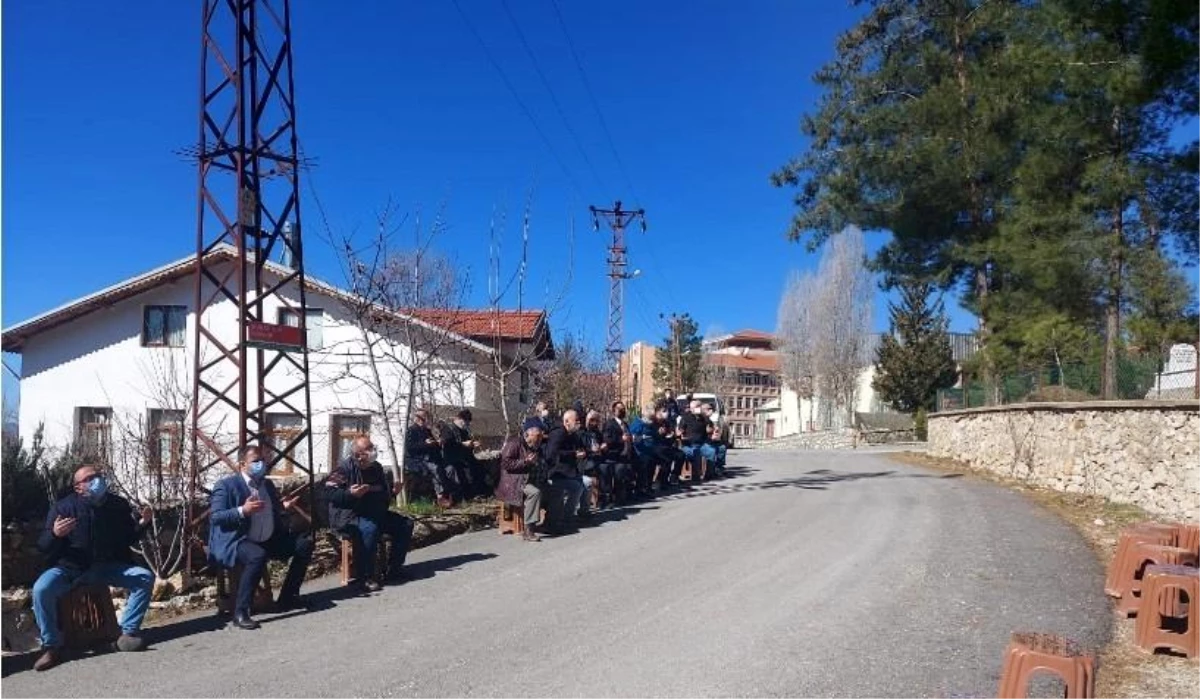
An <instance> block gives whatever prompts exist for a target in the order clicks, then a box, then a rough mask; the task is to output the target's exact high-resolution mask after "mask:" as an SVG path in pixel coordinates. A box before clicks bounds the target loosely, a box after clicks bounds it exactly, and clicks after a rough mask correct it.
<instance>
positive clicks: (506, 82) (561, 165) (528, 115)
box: [454, 0, 584, 198]
mask: <svg viewBox="0 0 1200 699" xmlns="http://www.w3.org/2000/svg"><path fill="white" fill-rule="evenodd" d="M454 8H455V9H456V10H458V16H459V17H462V21H463V24H465V25H467V29H468V30H470V32H471V35H472V36H474V37H475V41H476V42H478V43H479V48H480V49H482V50H483V55H484V56H486V57H487V59H488V62H489V63H491V64H492V67H493V68H495V69H496V72H497V73H499V74H500V79H501V80H503V81H504V85H505V87H507V88H508V91H509V92H510V93H512V96H513V99H515V100H516V101H517V105H518V106H520V107H521V111H522V112H523V113H524V114H525V118H527V119H529V123H530V124H532V125H533V130H534V131H536V132H537V134H538V136H540V137H541V139H542V144H543V145H545V146H546V150H548V151H550V155H552V156H554V160H555V162H557V163H558V167H559V168H560V169H561V170H562V171H563V175H565V176H566V178H567V182H568V183H569V184H570V185H571V187H573V188H574V189H575V191H576V192H577V193H578V194H579V196H580V198H584V196H583V189H582V188H581V187H580V186H579V182H578V181H576V179H575V176H574V175H572V174H571V171H570V170H569V169H568V168H567V165H566V163H564V162H563V159H562V158H561V157H559V155H558V151H556V150H554V146H553V145H552V144H551V143H550V139H549V138H547V137H546V132H545V131H542V127H541V126H540V125H539V124H538V122H537V119H536V118H534V116H533V112H531V111H530V110H529V107H528V106H526V104H525V100H523V99H521V95H520V93H518V92H517V88H516V87H514V86H513V83H512V81H511V80H509V79H508V74H507V73H505V72H504V68H502V67H500V64H499V63H498V62H497V61H496V59H495V57H493V56H492V52H491V50H490V49H488V47H487V44H486V43H484V41H483V37H482V36H481V35H480V34H479V32H478V31H477V30H476V29H475V25H473V24H471V20H470V19H469V18H468V17H467V13H466V12H464V11H463V8H462V5H460V4H459V2H458V0H454Z"/></svg>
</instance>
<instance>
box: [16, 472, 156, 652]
mask: <svg viewBox="0 0 1200 699" xmlns="http://www.w3.org/2000/svg"><path fill="white" fill-rule="evenodd" d="M73 485H74V488H73V492H72V493H70V494H69V495H67V496H66V497H63V498H62V499H60V500H59V501H58V502H56V503H54V506H53V507H51V508H50V512H49V514H47V515H46V528H45V530H44V531H43V532H42V533H41V536H40V537H39V538H38V550H40V551H41V552H42V554H43V555H44V556H45V557H46V562H47V563H48V564H49V565H50V567H49V568H48V569H46V571H45V572H44V573H42V574H41V575H40V576H38V579H37V582H35V583H34V584H33V613H34V616H35V617H36V618H37V624H38V629H39V630H40V631H41V642H42V649H43V651H44V652H43V653H42V655H41V656H40V657H39V658H38V659H37V662H36V663H34V668H35V669H36V670H39V671H41V670H48V669H50V668H52V667H54V666H55V665H57V664H58V663H59V662H61V661H62V652H63V651H62V645H63V638H62V631H61V630H60V629H59V626H58V600H59V598H61V597H62V596H63V595H65V594H66V593H67V592H68V591H69V590H70V589H71V588H72V587H73V586H76V585H93V584H97V583H99V584H102V585H105V586H109V585H111V586H113V587H122V588H125V589H127V590H129V602H128V604H126V605H125V613H124V615H123V616H122V617H121V637H120V638H119V639H117V648H118V649H119V650H122V651H135V650H141V649H142V648H144V647H145V641H144V640H143V639H142V637H141V636H139V635H138V634H139V632H140V630H141V628H142V619H143V618H144V617H145V616H146V610H147V609H148V608H149V607H150V591H151V589H152V588H153V587H154V573H151V572H150V571H149V570H147V569H145V568H143V567H141V566H137V565H134V564H133V555H132V552H131V551H130V547H131V546H134V545H135V544H137V542H138V540H139V539H140V538H141V535H142V532H144V531H145V529H146V527H147V526H148V525H149V524H150V522H151V520H152V518H153V511H152V510H151V509H150V508H149V507H146V508H143V509H142V511H141V513H140V517H139V515H137V514H135V513H134V511H133V508H132V507H131V506H130V505H129V502H128V501H127V500H125V498H123V497H121V496H119V495H117V494H116V493H111V492H109V491H108V480H107V479H106V478H105V477H104V474H103V473H101V472H100V471H99V469H97V468H96V467H94V466H83V467H82V468H80V469H78V470H77V471H75V477H74V482H73Z"/></svg>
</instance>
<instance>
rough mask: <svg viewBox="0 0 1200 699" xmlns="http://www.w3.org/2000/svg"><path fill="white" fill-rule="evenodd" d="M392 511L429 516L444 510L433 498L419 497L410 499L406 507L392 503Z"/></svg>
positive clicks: (411, 515) (413, 515) (410, 515)
mask: <svg viewBox="0 0 1200 699" xmlns="http://www.w3.org/2000/svg"><path fill="white" fill-rule="evenodd" d="M392 511H393V512H399V513H400V514H402V515H407V516H409V517H428V516H429V515H436V514H438V513H440V512H441V511H442V510H441V509H440V508H439V507H438V506H437V503H435V502H434V501H433V500H429V499H426V498H417V499H416V500H410V501H409V502H408V505H406V506H404V507H401V506H400V505H398V504H396V503H392Z"/></svg>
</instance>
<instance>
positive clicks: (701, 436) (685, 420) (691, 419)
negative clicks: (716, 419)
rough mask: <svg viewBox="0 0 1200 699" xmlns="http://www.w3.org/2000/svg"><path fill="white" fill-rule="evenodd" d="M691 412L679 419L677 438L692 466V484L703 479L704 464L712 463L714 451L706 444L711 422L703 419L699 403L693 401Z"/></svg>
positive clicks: (714, 455) (702, 411)
mask: <svg viewBox="0 0 1200 699" xmlns="http://www.w3.org/2000/svg"><path fill="white" fill-rule="evenodd" d="M690 407H691V410H690V411H689V412H688V413H687V414H686V415H684V416H683V417H681V418H680V419H679V436H680V439H681V441H682V444H683V453H684V455H685V456H687V458H688V460H689V461H690V462H691V464H692V481H691V482H692V483H699V482H700V481H701V480H704V479H705V473H704V464H705V463H706V462H707V463H712V461H713V459H714V458H715V457H716V451H715V450H714V449H713V448H712V447H711V446H709V444H708V435H709V433H710V432H711V431H712V421H711V420H709V419H708V418H706V417H704V410H703V408H702V407H701V402H700V401H698V400H693V401H692V402H691V404H690Z"/></svg>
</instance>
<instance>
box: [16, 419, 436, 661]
mask: <svg viewBox="0 0 1200 699" xmlns="http://www.w3.org/2000/svg"><path fill="white" fill-rule="evenodd" d="M269 471H270V466H269V465H268V464H267V462H265V461H264V460H263V458H262V454H261V452H260V451H259V449H258V448H257V447H254V446H249V447H246V448H245V449H243V450H242V451H241V453H240V458H239V461H238V472H237V473H233V474H231V475H229V476H226V477H224V478H222V479H221V480H219V481H217V483H216V484H215V486H214V487H213V491H212V500H211V502H210V505H211V507H210V510H209V516H208V519H209V533H208V560H209V563H210V564H212V565H213V566H215V567H218V568H223V569H233V568H237V567H240V568H241V575H240V578H239V580H238V583H237V589H236V590H234V592H233V596H234V601H233V625H234V626H236V627H238V628H241V629H247V630H253V629H257V628H259V624H258V622H257V621H255V620H254V618H253V617H252V616H251V607H252V602H253V598H254V593H255V589H256V588H257V587H258V582H259V580H261V579H262V576H263V571H264V568H265V567H266V564H267V560H268V559H271V560H278V561H288V563H289V564H288V569H287V574H286V575H285V577H284V580H283V584H282V585H281V586H280V590H279V596H278V598H277V599H276V600H275V601H274V604H273V611H276V612H282V611H287V610H292V609H304V608H307V606H308V604H307V603H306V602H305V601H304V600H303V598H301V596H300V585H301V583H302V582H303V581H304V576H305V573H306V572H307V569H308V564H309V561H311V559H312V555H313V539H312V536H311V534H296V533H295V532H293V530H292V528H291V527H290V526H289V520H288V518H287V515H288V514H289V513H291V512H292V511H293V510H294V509H295V507H296V504H297V502H298V501H299V499H300V496H298V495H292V496H290V497H282V496H281V495H280V493H279V491H278V489H277V488H276V487H275V483H274V482H273V481H272V480H271V479H269V478H267V475H268V473H269ZM322 487H323V488H324V490H325V493H324V494H323V496H324V501H325V502H326V503H327V509H328V516H329V526H330V529H331V530H332V531H334V532H336V533H337V534H339V535H341V536H343V537H345V538H347V539H349V540H350V541H351V543H352V546H353V551H354V556H353V561H354V571H353V578H354V579H353V581H352V585H354V586H355V587H356V588H358V589H359V591H361V592H364V593H366V592H374V591H378V590H379V589H380V588H381V585H380V583H379V582H378V580H377V576H376V573H377V571H376V570H375V558H376V557H375V552H376V547H377V546H378V545H379V543H380V542H381V540H382V539H381V535H383V534H389V535H391V537H392V541H393V543H392V546H391V549H390V554H389V556H388V561H387V576H386V578H385V579H384V582H390V583H399V582H403V580H404V574H403V570H402V569H403V566H404V560H405V557H406V556H407V554H408V546H409V542H410V539H411V538H412V530H413V526H412V521H411V520H409V519H408V518H407V517H404V516H403V515H400V514H398V513H396V512H392V511H390V509H389V506H390V504H391V502H392V498H393V497H394V496H395V495H397V494H399V488H398V487H397V484H396V483H395V479H394V477H393V475H392V473H391V471H390V470H388V469H385V468H384V467H383V466H381V465H380V464H379V462H378V461H376V459H375V447H374V445H372V443H371V440H370V438H368V437H365V436H360V437H358V438H356V439H355V440H354V442H353V451H352V454H351V455H350V456H348V457H346V458H345V459H343V460H342V462H341V463H340V464H338V466H337V468H336V469H334V471H333V472H332V473H330V475H329V476H328V477H327V478H326V479H325V483H324V485H323V486H322ZM153 518H154V513H153V510H152V509H151V508H149V507H145V508H143V509H142V510H141V511H139V512H135V511H134V508H133V506H132V505H130V503H129V501H128V500H126V499H125V498H123V497H121V496H120V495H119V494H117V493H115V492H111V491H110V489H109V480H108V478H107V477H106V476H105V474H104V473H103V472H102V471H101V470H100V469H99V468H97V467H95V466H84V467H82V468H80V469H78V470H77V471H76V472H75V475H74V482H73V487H72V490H71V492H70V493H68V494H66V495H64V496H63V497H62V498H60V499H59V500H57V501H56V502H55V503H54V505H53V507H51V508H50V512H49V514H48V515H47V518H46V526H45V530H44V531H43V532H42V534H41V536H40V538H39V540H38V548H39V549H40V550H41V552H42V554H43V555H44V556H45V558H46V561H47V563H48V565H49V567H48V568H47V570H46V571H44V572H43V573H42V574H41V575H40V576H39V577H38V579H37V581H36V582H35V583H34V586H33V610H34V616H35V618H36V619H37V624H38V629H39V631H40V640H41V645H42V653H41V655H40V656H39V657H38V659H37V660H36V661H35V662H34V669H35V670H38V671H42V670H48V669H50V668H51V667H54V666H55V665H57V664H59V663H60V662H62V660H63V659H64V658H65V652H66V650H65V645H64V639H63V634H62V630H61V627H60V624H59V619H58V602H59V600H60V599H61V598H62V597H63V595H65V594H67V593H68V592H69V591H70V590H71V589H72V588H73V587H76V586H81V585H95V584H100V585H104V586H106V587H107V586H113V587H120V588H125V589H127V590H129V598H128V601H127V603H126V604H125V611H124V613H123V615H122V617H121V619H120V622H119V623H120V627H121V636H120V638H119V639H118V640H117V642H116V648H117V649H118V650H121V651H138V650H142V649H143V648H144V647H145V641H144V640H143V638H142V636H141V633H140V632H141V626H142V621H143V619H144V618H145V616H146V611H147V610H148V609H149V607H150V596H151V591H152V589H153V586H154V574H153V573H152V572H151V571H150V570H148V569H146V568H145V567H143V566H141V565H137V564H136V563H135V562H134V560H133V556H132V548H133V547H134V546H136V545H137V544H138V543H139V542H140V540H141V538H142V536H143V534H144V533H145V531H146V529H147V528H148V527H149V526H150V524H151V523H152V521H153Z"/></svg>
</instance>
